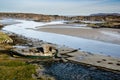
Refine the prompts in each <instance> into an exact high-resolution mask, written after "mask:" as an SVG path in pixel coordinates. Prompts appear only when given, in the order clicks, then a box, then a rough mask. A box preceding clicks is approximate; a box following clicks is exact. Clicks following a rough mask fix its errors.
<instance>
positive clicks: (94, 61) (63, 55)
mask: <svg viewBox="0 0 120 80" xmlns="http://www.w3.org/2000/svg"><path fill="white" fill-rule="evenodd" d="M14 35H15V36H16V37H17V38H18V39H19V40H20V39H21V40H22V41H24V40H25V42H26V44H25V43H22V44H17V45H16V46H31V47H32V46H39V45H42V44H50V45H52V46H55V47H57V49H58V51H59V54H58V57H59V58H58V59H53V60H55V61H56V60H60V61H61V60H62V61H63V62H69V61H70V62H71V61H72V62H75V63H77V64H81V65H83V64H84V66H88V65H89V66H91V67H92V66H93V67H96V68H98V69H101V70H106V71H111V72H115V73H118V72H119V71H120V62H119V61H120V58H114V57H110V56H105V55H99V54H93V53H88V52H84V51H79V50H76V49H72V48H68V47H65V46H59V45H56V44H53V43H48V42H44V41H41V40H36V39H29V38H26V37H23V36H19V35H16V34H14ZM14 38H15V37H14ZM19 43H20V42H19ZM29 43H30V44H29ZM36 43H40V44H36ZM103 59H104V60H105V61H103ZM99 61H100V63H99ZM109 63H110V64H109Z"/></svg>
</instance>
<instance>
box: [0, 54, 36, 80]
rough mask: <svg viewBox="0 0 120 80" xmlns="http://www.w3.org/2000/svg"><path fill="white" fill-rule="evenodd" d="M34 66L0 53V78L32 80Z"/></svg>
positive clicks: (4, 79) (6, 79) (0, 79)
mask: <svg viewBox="0 0 120 80" xmlns="http://www.w3.org/2000/svg"><path fill="white" fill-rule="evenodd" d="M35 69H36V66H35V65H32V64H27V63H26V62H25V61H21V60H16V59H10V57H9V56H8V55H6V54H1V53H0V80H34V79H33V78H32V74H34V73H35Z"/></svg>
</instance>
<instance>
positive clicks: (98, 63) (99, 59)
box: [61, 48, 120, 72]
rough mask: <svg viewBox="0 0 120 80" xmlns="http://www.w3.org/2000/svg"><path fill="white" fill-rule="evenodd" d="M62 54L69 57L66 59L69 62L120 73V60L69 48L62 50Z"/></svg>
mask: <svg viewBox="0 0 120 80" xmlns="http://www.w3.org/2000/svg"><path fill="white" fill-rule="evenodd" d="M61 54H62V55H63V56H64V55H65V56H69V57H66V58H65V59H66V60H68V61H72V62H76V63H78V64H82V65H86V66H94V67H97V68H99V69H105V70H110V71H113V72H120V58H113V57H110V56H105V55H100V54H92V53H89V52H82V51H77V50H72V49H69V48H64V49H63V50H61Z"/></svg>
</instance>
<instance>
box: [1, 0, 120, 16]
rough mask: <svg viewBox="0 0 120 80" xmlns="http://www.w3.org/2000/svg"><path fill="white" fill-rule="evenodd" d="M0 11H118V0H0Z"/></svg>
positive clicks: (65, 13)
mask: <svg viewBox="0 0 120 80" xmlns="http://www.w3.org/2000/svg"><path fill="white" fill-rule="evenodd" d="M0 12H19V13H37V14H48V15H89V14H94V13H120V0H0Z"/></svg>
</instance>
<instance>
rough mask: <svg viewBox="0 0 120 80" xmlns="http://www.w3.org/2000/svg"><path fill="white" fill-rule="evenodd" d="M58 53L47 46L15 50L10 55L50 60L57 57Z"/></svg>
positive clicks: (53, 48)
mask: <svg viewBox="0 0 120 80" xmlns="http://www.w3.org/2000/svg"><path fill="white" fill-rule="evenodd" d="M57 53H58V50H57V49H56V48H55V47H53V46H51V45H48V44H45V45H42V46H40V47H27V48H14V49H12V50H11V53H10V55H11V56H14V55H17V56H22V57H28V58H49V57H55V56H56V54H57Z"/></svg>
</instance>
